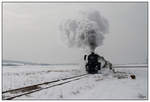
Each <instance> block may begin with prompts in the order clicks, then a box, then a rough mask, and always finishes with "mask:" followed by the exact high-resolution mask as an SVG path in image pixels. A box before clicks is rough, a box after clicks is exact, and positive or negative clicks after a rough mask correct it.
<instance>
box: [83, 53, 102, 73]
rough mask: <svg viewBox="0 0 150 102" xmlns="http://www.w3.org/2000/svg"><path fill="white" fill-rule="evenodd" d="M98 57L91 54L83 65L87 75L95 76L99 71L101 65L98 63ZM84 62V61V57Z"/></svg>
mask: <svg viewBox="0 0 150 102" xmlns="http://www.w3.org/2000/svg"><path fill="white" fill-rule="evenodd" d="M99 58H100V56H99V55H98V54H95V53H94V52H92V53H91V54H90V55H89V56H88V58H87V63H86V65H85V68H86V71H87V73H89V74H95V73H98V71H99V70H100V69H101V63H100V62H99ZM84 60H86V56H85V57H84Z"/></svg>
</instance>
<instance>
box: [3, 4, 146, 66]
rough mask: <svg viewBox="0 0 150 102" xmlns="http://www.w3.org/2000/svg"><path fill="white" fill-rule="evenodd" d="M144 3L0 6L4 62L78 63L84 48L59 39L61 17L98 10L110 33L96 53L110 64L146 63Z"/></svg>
mask: <svg viewBox="0 0 150 102" xmlns="http://www.w3.org/2000/svg"><path fill="white" fill-rule="evenodd" d="M147 7H148V6H147V3H3V59H7V60H21V61H31V62H42V63H72V62H73V63H74V62H75V63H76V62H80V61H81V59H82V57H83V55H84V53H85V52H86V51H85V49H78V48H68V47H67V46H65V44H64V43H63V42H62V40H61V39H60V35H61V32H60V31H59V25H60V23H61V22H62V20H63V19H64V18H67V17H72V16H74V14H75V13H77V12H78V11H82V10H88V9H95V10H98V11H99V12H100V13H101V15H102V16H104V17H105V18H106V19H107V20H108V22H109V34H107V35H105V39H104V42H103V45H102V46H100V47H99V48H97V49H96V52H97V53H98V54H100V55H102V56H104V57H105V58H106V59H107V60H109V61H110V62H112V63H113V64H126V63H145V62H147V50H148V48H147V42H148V41H147V39H148V38H147V37H148V34H147V25H148V24H147V23H148V21H147V19H148V18H147Z"/></svg>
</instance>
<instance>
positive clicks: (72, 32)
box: [60, 11, 109, 51]
mask: <svg viewBox="0 0 150 102" xmlns="http://www.w3.org/2000/svg"><path fill="white" fill-rule="evenodd" d="M108 28H109V24H108V21H107V20H106V19H105V18H104V17H103V16H101V15H100V13H99V12H98V11H91V12H80V13H79V15H78V17H74V18H70V19H67V20H64V21H63V23H61V25H60V31H61V33H62V37H63V40H64V41H65V43H66V44H67V45H68V46H69V47H79V48H89V49H90V50H92V51H94V50H95V48H96V47H98V46H101V45H102V44H103V40H104V35H105V34H106V33H108Z"/></svg>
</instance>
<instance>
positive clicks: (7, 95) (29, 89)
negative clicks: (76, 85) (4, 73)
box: [2, 74, 88, 100]
mask: <svg viewBox="0 0 150 102" xmlns="http://www.w3.org/2000/svg"><path fill="white" fill-rule="evenodd" d="M87 75H88V74H82V75H78V76H73V77H68V78H63V79H59V80H54V81H50V82H44V83H40V84H36V85H30V86H26V87H22V88H17V89H12V90H8V91H3V92H2V99H3V100H12V99H14V98H17V97H20V96H23V95H28V94H31V93H34V92H37V91H41V90H43V89H48V88H51V87H55V86H60V85H63V84H66V83H69V82H72V81H75V80H79V79H81V78H84V77H86V76H87Z"/></svg>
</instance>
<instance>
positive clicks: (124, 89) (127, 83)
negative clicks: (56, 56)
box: [3, 65, 148, 99]
mask: <svg viewBox="0 0 150 102" xmlns="http://www.w3.org/2000/svg"><path fill="white" fill-rule="evenodd" d="M115 71H116V73H113V72H111V71H109V70H102V71H101V74H93V75H92V74H90V75H88V76H87V77H85V78H82V79H80V80H76V81H73V82H70V83H66V84H63V85H60V86H56V87H52V88H49V89H43V90H41V91H38V92H35V93H32V94H28V95H24V96H21V97H17V98H15V99H147V97H148V96H147V94H148V88H147V87H148V86H147V84H148V82H147V80H148V75H147V73H148V68H147V67H142V68H140V67H138V68H135V67H134V68H116V69H115ZM83 73H85V71H83V69H82V68H81V67H80V66H79V65H56V66H31V65H30V66H27V65H26V66H3V91H6V90H10V89H16V88H21V87H24V86H28V85H34V84H39V83H43V82H48V81H52V80H56V79H62V78H65V77H70V76H76V75H81V74H83ZM131 74H134V75H135V76H136V79H131V78H130V75H131Z"/></svg>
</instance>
